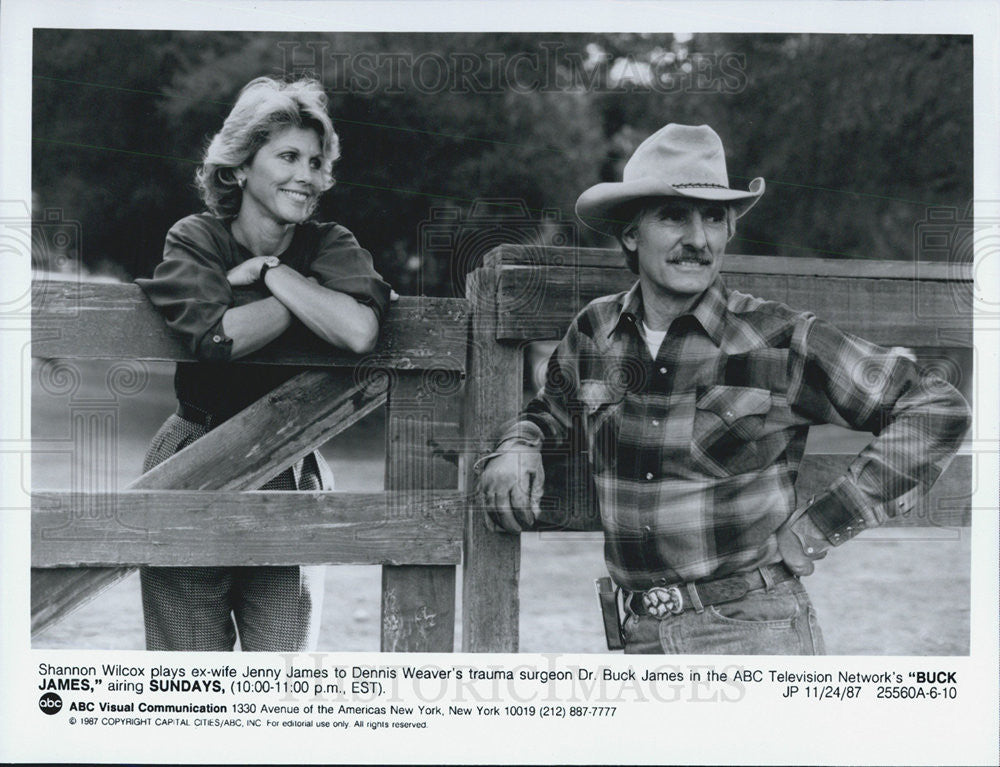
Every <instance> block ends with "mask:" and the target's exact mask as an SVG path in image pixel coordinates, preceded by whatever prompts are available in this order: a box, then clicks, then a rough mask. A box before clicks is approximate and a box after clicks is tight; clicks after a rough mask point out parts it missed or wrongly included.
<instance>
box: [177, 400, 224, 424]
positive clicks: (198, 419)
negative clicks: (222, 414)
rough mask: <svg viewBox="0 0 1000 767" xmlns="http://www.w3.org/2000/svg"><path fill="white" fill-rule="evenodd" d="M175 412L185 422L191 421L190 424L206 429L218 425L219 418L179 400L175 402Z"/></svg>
mask: <svg viewBox="0 0 1000 767" xmlns="http://www.w3.org/2000/svg"><path fill="white" fill-rule="evenodd" d="M176 412H177V415H179V416H180V417H181V418H183V419H184V420H185V421H191V423H196V424H198V425H199V426H204V427H205V428H206V429H211V428H212V427H213V426H218V424H219V418H218V417H217V416H215V415H214V414H212V413H209V412H208V411H207V410H202V409H201V408H200V407H195V406H194V405H190V404H188V403H187V402H182V401H181V400H177V411H176Z"/></svg>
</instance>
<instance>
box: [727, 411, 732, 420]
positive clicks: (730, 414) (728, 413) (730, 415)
mask: <svg viewBox="0 0 1000 767" xmlns="http://www.w3.org/2000/svg"><path fill="white" fill-rule="evenodd" d="M732 417H733V411H732V410H727V411H726V418H732Z"/></svg>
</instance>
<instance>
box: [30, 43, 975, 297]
mask: <svg viewBox="0 0 1000 767" xmlns="http://www.w3.org/2000/svg"><path fill="white" fill-rule="evenodd" d="M34 50H35V65H34V80H33V104H32V110H33V111H32V120H33V138H34V143H33V152H32V172H33V190H34V194H35V198H36V207H37V208H38V211H39V214H41V211H42V210H44V209H58V210H60V211H61V212H62V215H63V218H65V219H70V220H75V221H78V222H80V229H81V231H82V247H81V248H80V250H79V253H77V254H75V255H76V256H77V257H79V258H80V259H81V260H82V263H83V266H84V267H85V268H86V269H88V270H89V271H91V272H97V273H107V274H113V275H116V276H118V277H119V278H121V279H131V278H132V277H136V276H141V275H146V274H148V273H150V272H151V271H152V269H153V267H154V266H155V265H156V263H157V262H158V261H159V259H160V256H161V252H162V243H163V237H164V234H165V233H166V231H167V229H168V228H169V227H170V226H171V225H172V224H173V223H174V222H175V221H176V220H177V219H179V218H181V217H183V216H185V215H187V214H189V213H192V212H196V211H199V210H201V204H200V202H199V200H198V198H197V195H196V194H195V192H194V189H193V186H192V176H193V173H194V169H195V167H196V166H197V162H198V159H199V156H200V153H201V151H202V149H203V147H204V145H205V143H206V142H207V140H208V138H209V137H210V136H211V134H212V133H213V132H214V131H216V130H218V128H219V127H220V126H221V123H222V120H223V119H224V117H225V115H226V114H227V112H228V110H229V108H230V105H231V104H232V103H233V101H234V99H235V97H236V94H237V93H238V91H239V89H240V88H241V87H242V86H243V85H244V84H245V83H246V82H247V81H249V80H251V79H252V78H254V77H256V76H259V75H262V74H266V75H271V76H274V77H287V76H292V75H297V74H301V73H303V72H307V73H311V74H314V75H315V76H317V77H319V78H320V79H321V80H322V81H323V83H324V87H325V88H326V89H327V92H328V93H329V94H330V100H331V105H330V106H331V112H332V114H333V117H334V123H335V125H336V127H337V130H338V132H339V134H340V136H341V139H342V149H343V157H342V159H341V160H340V162H339V164H338V166H337V170H336V174H337V178H338V184H337V186H336V187H335V188H334V189H333V190H332V191H331V193H330V194H328V195H327V197H326V198H325V199H324V201H323V204H322V207H321V210H320V211H319V217H320V218H321V219H322V220H336V221H339V222H341V223H343V224H344V225H346V226H347V227H348V228H350V229H351V230H352V231H353V232H354V233H355V234H356V235H357V237H358V239H359V240H360V241H361V243H362V244H363V245H364V246H365V247H367V248H368V249H369V250H371V251H372V254H373V256H374V258H375V261H376V265H377V267H378V268H379V269H380V271H382V273H383V274H384V275H385V276H386V277H387V278H388V279H389V280H390V281H391V282H392V283H393V285H394V286H395V287H396V288H397V290H399V291H400V292H402V293H418V292H423V293H426V294H431V295H446V294H450V293H453V292H455V291H456V290H459V289H460V285H459V282H460V280H456V275H455V272H456V271H461V270H463V269H465V268H468V267H470V266H472V265H473V261H474V258H475V256H476V255H477V254H473V258H471V259H470V257H469V255H468V254H465V255H463V256H462V257H461V258H460V259H459V261H460V263H459V264H458V266H456V264H455V263H454V260H455V258H456V257H457V255H456V254H455V253H451V254H449V253H448V252H447V249H444V250H440V249H439V250H435V249H433V248H428V247H427V243H426V242H425V241H422V240H423V239H425V238H424V234H425V233H426V229H427V225H428V222H431V221H432V220H433V221H438V220H441V221H451V222H453V223H452V224H449V225H453V226H454V225H456V224H455V223H454V222H457V221H461V220H464V219H466V218H467V217H468V216H469V215H470V213H471V212H472V206H473V203H474V201H476V200H483V199H494V200H495V199H503V200H507V201H509V205H507V206H506V208H505V205H504V204H503V203H500V204H494V205H493V206H491V207H490V215H489V216H487V219H488V220H487V221H485V222H483V223H482V224H481V225H482V226H483V227H484V229H489V230H490V231H492V232H493V234H492V235H490V236H487V237H484V238H482V242H495V241H497V240H502V239H504V238H505V237H507V236H510V237H511V239H512V241H522V240H523V239H524V237H526V236H527V237H531V238H535V239H537V240H539V241H546V240H548V239H550V238H552V237H555V236H558V235H559V233H560V232H563V231H564V230H565V223H566V222H570V221H572V220H573V203H574V202H575V200H576V197H577V196H578V195H579V193H580V192H581V191H582V190H583V189H584V188H586V187H587V186H589V185H590V184H593V183H596V182H598V181H601V180H615V179H620V177H621V167H622V165H623V164H624V162H625V160H626V159H627V158H628V156H629V155H630V154H631V152H632V150H633V149H634V148H635V147H636V146H637V144H638V143H639V142H640V141H641V140H642V139H643V138H645V137H646V136H647V135H649V134H650V133H651V132H653V131H654V130H656V129H657V128H659V127H661V126H662V125H664V124H665V123H667V122H682V123H695V124H698V123H708V124H710V125H712V126H713V127H714V128H715V129H716V130H717V131H718V132H719V134H720V135H721V136H722V138H723V141H724V143H725V145H726V149H727V155H728V162H729V169H730V174H731V183H732V184H733V185H734V186H743V187H745V186H746V184H747V183H748V182H749V180H750V178H752V177H754V176H764V177H765V178H766V179H767V182H768V192H767V194H765V196H764V198H763V199H762V201H761V203H760V204H759V205H758V206H757V207H756V208H755V209H754V211H753V213H752V214H751V215H749V216H747V217H746V218H745V219H743V220H741V222H740V227H739V231H738V233H737V239H736V241H734V242H733V243H732V244H731V245H730V252H739V253H747V254H769V255H787V256H825V257H842V258H891V259H913V258H915V257H917V254H916V252H915V245H914V242H915V238H914V232H915V228H916V227H917V226H918V225H919V223H920V222H921V221H923V220H924V218H925V217H926V215H927V211H928V209H929V208H932V207H949V208H953V209H955V210H956V211H957V212H958V214H959V215H961V213H962V212H964V210H965V208H966V206H967V205H968V203H969V201H970V200H971V197H972V168H973V151H972V150H973V145H972V43H971V38H969V37H959V36H915V35H914V36H885V35H803V34H795V35H752V36H751V35H718V34H711V35H693V36H692V35H683V36H673V35H637V34H612V35H608V34H572V35H556V34H528V33H516V34H438V33H435V34H415V33H414V34H411V33H406V34H379V33H351V34H326V35H321V34H302V33H291V34H290V33H274V34H260V33H233V32H131V31H106V30H56V29H52V30H38V31H36V33H35V40H34ZM482 209H483V208H482V207H481V206H480V208H478V209H477V210H479V211H482ZM544 211H549V214H548V218H549V219H550V221H549V223H540V222H541V221H542V219H543V218H545V216H544V215H543V212H544ZM552 211H556V212H557V215H558V217H561V220H562V223H563V226H553V225H552V223H551V219H552ZM463 225H468V224H463ZM576 237H577V238H578V241H579V242H580V243H581V244H584V245H607V244H609V243H608V241H607V240H602V239H601V238H600V237H599V236H598V235H596V234H594V233H592V232H589V230H585V229H583V228H582V227H577V228H576ZM491 238H492V239H491ZM39 266H41V267H45V266H47V264H45V263H40V264H39Z"/></svg>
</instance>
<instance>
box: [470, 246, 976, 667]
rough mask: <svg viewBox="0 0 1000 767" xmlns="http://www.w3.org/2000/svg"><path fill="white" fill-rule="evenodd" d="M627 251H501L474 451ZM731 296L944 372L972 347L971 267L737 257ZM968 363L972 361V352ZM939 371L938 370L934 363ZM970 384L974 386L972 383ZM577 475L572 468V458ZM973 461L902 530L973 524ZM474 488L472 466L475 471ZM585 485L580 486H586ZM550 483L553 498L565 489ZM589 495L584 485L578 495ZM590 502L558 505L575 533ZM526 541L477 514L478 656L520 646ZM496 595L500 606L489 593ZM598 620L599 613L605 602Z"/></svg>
mask: <svg viewBox="0 0 1000 767" xmlns="http://www.w3.org/2000/svg"><path fill="white" fill-rule="evenodd" d="M621 263H622V259H621V255H620V253H618V252H616V251H608V250H600V249H568V248H526V247H519V246H508V245H504V246H500V247H498V248H496V249H494V250H493V251H492V252H491V253H490V254H489V255H488V256H487V257H486V258H485V260H484V264H483V267H482V268H481V269H478V270H477V271H476V272H474V273H473V274H472V275H471V276H470V279H469V282H468V286H469V287H468V290H467V297H468V298H469V302H470V304H471V309H472V327H473V330H472V336H471V342H470V346H469V352H470V353H469V365H468V379H467V383H466V396H465V412H466V428H465V433H466V438H467V439H469V440H470V442H471V446H472V447H473V449H474V451H476V452H479V453H482V452H486V451H488V450H490V449H491V448H492V444H493V440H494V439H495V437H496V434H497V432H498V430H499V429H500V426H501V425H502V424H503V422H504V421H506V420H507V419H509V418H510V417H512V416H513V415H514V414H516V413H517V412H518V411H519V410H520V408H521V406H522V401H521V392H522V385H521V381H522V377H523V360H524V353H523V349H524V347H525V345H526V344H529V343H531V342H533V341H543V340H554V339H558V338H560V337H561V336H562V334H563V333H564V332H565V330H566V327H567V326H568V324H569V322H570V320H571V319H572V317H573V316H574V314H575V313H576V312H577V311H578V310H579V309H580V308H582V307H583V305H584V304H586V303H587V302H588V301H590V300H591V299H593V298H596V297H598V296H601V295H606V294H609V293H615V292H618V291H621V290H625V289H627V288H628V287H629V286H630V285H631V284H632V283H633V282H634V280H635V277H634V276H633V275H632V274H630V273H629V272H628V271H627V270H626V269H625V268H624V267H623V266H622V265H621ZM723 273H724V275H725V278H726V283H727V285H729V287H731V288H734V289H736V290H741V291H744V292H747V293H750V294H752V295H755V296H759V297H762V298H768V299H772V300H776V301H782V302H784V303H786V304H788V305H789V306H792V307H795V308H802V309H809V310H810V311H812V312H814V313H815V314H816V315H817V316H820V317H823V318H824V319H827V320H829V321H831V322H833V323H834V324H836V325H838V326H839V327H840V328H842V329H843V330H845V331H848V332H851V333H856V334H857V335H860V336H862V337H864V338H867V339H869V340H871V341H875V342H877V343H881V344H886V345H903V346H911V347H920V348H921V349H922V350H923V351H924V352H925V354H926V356H927V357H929V358H930V359H931V360H932V361H933V360H938V361H939V362H940V363H941V367H944V368H949V369H955V368H956V366H954V365H952V364H951V363H950V357H949V356H948V355H952V354H955V353H956V352H957V355H956V356H962V354H963V353H964V352H967V351H968V349H969V348H970V347H971V346H972V299H973V296H972V282H971V269H969V268H967V267H962V266H956V265H951V264H914V263H908V262H899V261H896V262H892V261H854V260H851V261H844V260H827V259H806V258H801V259H799V258H796V259H784V258H774V257H761V256H727V257H726V264H725V267H724V269H723ZM966 356H967V355H966ZM932 364H933V362H932ZM965 383H967V381H966V382H965ZM852 457H853V456H848V455H807V456H806V458H805V460H804V461H803V464H802V468H801V471H800V474H799V480H798V484H797V486H796V487H797V489H798V491H799V492H800V494H803V495H805V496H806V497H808V496H809V495H810V494H813V493H815V492H816V491H817V490H819V489H820V488H821V487H823V486H825V485H826V484H828V483H829V482H830V481H832V480H833V479H834V477H835V476H837V475H838V474H840V473H843V471H844V470H845V469H846V468H847V464H848V463H849V462H850V460H851V458H852ZM567 464H568V465H569V466H572V461H567ZM971 475H972V462H971V459H970V458H969V456H958V458H956V460H954V461H953V462H952V464H951V465H950V467H949V469H948V471H946V472H945V474H943V475H942V477H941V478H940V479H939V480H938V482H937V484H936V485H935V486H934V488H933V490H932V492H931V494H930V495H929V496H928V498H927V499H925V501H923V502H922V503H921V504H920V505H919V506H918V507H917V508H915V509H914V510H912V511H911V512H910V514H909V515H908V516H907V517H903V518H900V519H898V520H896V521H895V524H912V525H937V526H944V525H968V524H969V521H970V493H971V487H972V479H971ZM465 477H466V484H467V486H471V483H472V482H473V479H474V478H473V476H472V467H471V466H468V465H467V466H466V467H465ZM578 478H579V477H578ZM559 482H560V479H559V477H551V476H549V475H548V474H547V475H546V491H547V492H548V490H549V488H550V486H551V485H554V484H559ZM577 488H579V486H577ZM589 500H590V499H588V498H586V497H583V498H580V497H579V496H575V497H570V498H569V503H568V508H565V505H566V501H567V497H566V496H563V497H562V498H554V497H553V498H546V499H543V502H550V503H552V504H555V505H559V503H560V502H561V503H562V504H563V505H564V508H562V509H559V508H555V509H554V510H553V515H554V516H555V517H558V518H560V520H561V522H560V524H561V525H562V526H563V527H564V528H565V529H577V530H598V529H600V525H599V521H598V519H597V518H596V516H595V514H594V513H593V509H592V508H591V507H590V504H589ZM519 558H520V540H519V538H518V537H517V536H512V535H503V534H497V533H494V532H492V531H491V529H490V527H489V526H488V524H487V523H486V521H485V519H484V518H483V516H482V515H479V514H474V513H473V514H470V517H469V520H468V523H467V527H466V531H465V567H464V578H463V612H462V615H463V625H462V638H463V639H462V644H463V647H464V649H465V650H467V651H508V652H516V651H517V649H518V615H519V608H518V574H519V561H520V559H519ZM487 592H488V593H489V594H490V598H489V599H481V598H479V595H481V594H484V593H487ZM594 609H595V620H596V615H597V613H596V609H597V608H596V604H595V608H594Z"/></svg>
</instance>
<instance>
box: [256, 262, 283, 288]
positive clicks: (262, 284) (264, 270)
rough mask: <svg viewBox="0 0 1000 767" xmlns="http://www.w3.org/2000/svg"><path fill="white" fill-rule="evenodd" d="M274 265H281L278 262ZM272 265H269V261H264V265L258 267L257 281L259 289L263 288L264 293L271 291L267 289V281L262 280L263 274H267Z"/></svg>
mask: <svg viewBox="0 0 1000 767" xmlns="http://www.w3.org/2000/svg"><path fill="white" fill-rule="evenodd" d="M274 266H281V264H280V263H278V264H275V265H274ZM274 266H271V265H270V264H269V263H267V262H264V265H263V266H262V267H261V268H260V274H258V275H257V282H259V283H260V289H261V290H263V291H264V292H265V293H270V292H271V291H270V290H268V289H267V283H266V282H264V275H265V274H267V270H268V269H273V268H274Z"/></svg>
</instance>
